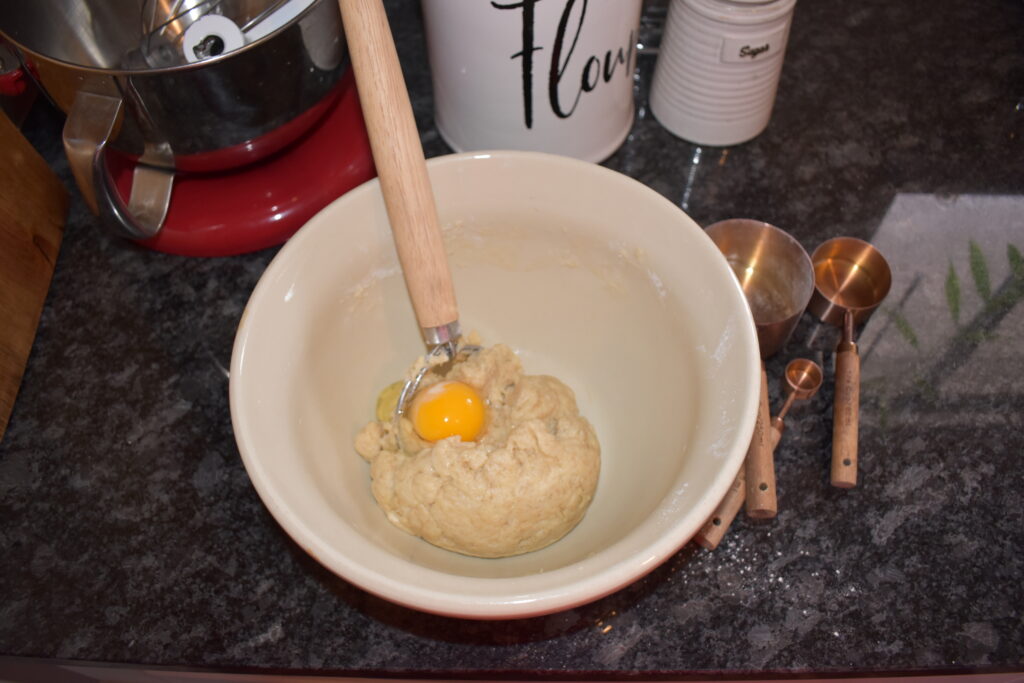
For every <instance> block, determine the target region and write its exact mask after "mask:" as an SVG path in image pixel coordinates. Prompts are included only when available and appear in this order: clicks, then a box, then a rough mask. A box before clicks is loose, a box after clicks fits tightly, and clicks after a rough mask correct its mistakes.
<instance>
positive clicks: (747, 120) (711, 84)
mask: <svg viewBox="0 0 1024 683" xmlns="http://www.w3.org/2000/svg"><path fill="white" fill-rule="evenodd" d="M795 5H796V0H672V2H671V4H670V5H669V9H668V18H667V20H666V24H665V32H664V35H663V38H662V42H661V47H660V49H659V52H658V59H657V62H656V63H655V69H654V80H653V82H652V84H651V102H650V104H651V111H652V112H653V113H654V116H655V118H656V119H657V120H658V122H659V123H661V125H663V126H664V127H665V128H666V129H668V130H669V131H670V132H672V133H673V134H675V135H677V136H679V137H681V138H683V139H685V140H689V141H691V142H694V143H697V144H702V145H713V146H715V145H735V144H739V143H742V142H746V141H747V140H750V139H751V138H754V137H756V136H757V135H759V134H760V133H761V132H762V131H763V130H764V129H765V127H767V125H768V121H769V119H770V118H771V113H772V107H773V105H774V103H775V93H776V90H777V89H778V85H779V76H780V74H781V73H782V62H783V57H784V55H785V51H786V42H787V40H788V38H789V28H790V23H791V20H792V16H793V8H794V6H795Z"/></svg>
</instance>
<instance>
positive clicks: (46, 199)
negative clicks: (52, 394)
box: [0, 111, 68, 439]
mask: <svg viewBox="0 0 1024 683" xmlns="http://www.w3.org/2000/svg"><path fill="white" fill-rule="evenodd" d="M67 210H68V193H67V191H66V190H65V189H64V186H63V185H62V184H61V182H60V180H58V178H57V176H56V175H55V174H54V173H53V171H52V170H50V167H49V166H47V165H46V162H45V161H43V158H42V157H41V156H39V154H38V153H37V152H36V151H35V149H34V148H33V147H32V145H30V144H29V142H28V140H26V139H25V137H24V136H23V135H22V134H21V131H19V130H18V129H17V127H15V125H14V124H13V123H11V121H10V119H8V118H7V116H6V115H5V114H4V113H3V112H2V111H0V439H3V435H4V432H5V431H6V429H7V422H8V420H10V417H11V410H12V409H13V408H14V399H15V397H16V396H17V395H18V387H19V386H20V385H21V378H22V375H23V374H24V373H25V363H26V362H27V361H28V354H29V351H31V349H32V341H33V340H34V339H35V336H36V327H37V326H38V325H39V315H40V313H42V310H43V302H44V301H46V292H47V291H48V290H49V288H50V279H51V278H52V277H53V266H54V264H55V263H56V262H57V252H58V251H59V250H60V242H61V238H62V237H63V235H64V221H65V219H66V218H67Z"/></svg>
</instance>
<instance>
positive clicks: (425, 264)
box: [338, 0, 459, 329]
mask: <svg viewBox="0 0 1024 683" xmlns="http://www.w3.org/2000/svg"><path fill="white" fill-rule="evenodd" d="M338 4H339V7H340V8H341V18H342V23H343V24H344V27H345V38H346V41H347V43H348V51H349V55H350V57H351V60H352V70H353V72H354V73H355V77H356V86H357V88H358V90H359V100H360V103H361V105H362V109H363V118H364V119H365V121H366V129H367V132H368V133H369V137H370V147H371V149H372V150H373V161H374V164H375V165H376V167H377V175H378V176H379V178H380V186H381V192H382V193H383V195H384V204H385V206H386V207H387V212H388V219H389V221H390V223H391V230H392V232H393V233H394V237H395V246H396V248H397V250H398V258H399V261H400V262H401V264H402V271H403V273H404V275H405V283H406V287H407V288H408V290H409V296H410V298H411V299H412V306H413V311H414V312H415V314H416V320H417V321H418V322H419V324H420V327H422V328H424V329H430V328H436V327H443V326H445V325H449V324H451V323H453V322H455V321H456V320H458V317H459V313H458V306H457V304H456V301H455V288H454V287H453V286H452V279H451V271H450V270H449V267H448V258H447V256H446V254H445V250H444V242H443V240H442V237H441V227H440V224H439V221H438V218H437V207H436V205H435V204H434V195H433V192H432V190H431V187H430V178H429V176H428V175H427V165H426V160H425V159H424V156H423V147H422V145H421V144H420V138H419V133H418V132H417V130H416V120H415V118H414V117H413V112H412V104H411V103H410V102H409V92H408V90H406V87H405V79H404V77H403V76H402V67H401V65H400V64H399V61H398V51H397V50H396V49H395V41H394V38H393V36H392V35H391V28H390V26H389V25H388V18H387V14H386V13H385V11H384V5H383V4H382V2H381V0H339V2H338Z"/></svg>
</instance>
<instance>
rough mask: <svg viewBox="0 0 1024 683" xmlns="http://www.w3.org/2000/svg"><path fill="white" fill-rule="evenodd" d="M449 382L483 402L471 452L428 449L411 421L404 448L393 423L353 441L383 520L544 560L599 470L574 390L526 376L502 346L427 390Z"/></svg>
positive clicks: (472, 549) (454, 545) (469, 546)
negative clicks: (540, 554)
mask: <svg viewBox="0 0 1024 683" xmlns="http://www.w3.org/2000/svg"><path fill="white" fill-rule="evenodd" d="M418 367H420V366H419V364H417V366H414V368H412V369H411V370H410V371H411V372H415V370H416V369H418ZM444 379H452V380H459V381H462V382H465V383H466V384H469V385H470V386H471V387H473V388H474V389H476V390H477V391H478V392H479V393H480V395H481V396H482V397H483V398H484V401H485V403H486V406H487V421H486V425H485V427H484V432H483V434H482V435H481V436H480V437H479V438H478V439H477V440H476V441H475V442H465V443H464V442H462V441H461V440H460V439H459V438H458V437H450V438H447V439H442V440H440V441H438V442H436V443H429V442H426V441H422V440H421V439H419V437H417V436H416V433H415V431H414V430H413V428H412V425H411V423H410V421H409V420H408V419H406V418H405V417H403V418H402V419H401V420H400V421H399V423H398V424H397V429H400V430H402V434H401V440H399V439H398V438H397V436H396V433H395V430H396V424H395V423H394V421H391V420H388V421H374V422H370V423H369V424H367V425H366V426H365V427H364V428H363V429H362V430H361V431H360V432H359V434H358V436H357V437H356V440H355V448H356V452H358V453H359V455H361V456H362V457H363V458H365V459H366V460H367V461H368V462H369V463H370V476H371V478H372V480H373V481H372V490H373V495H374V498H376V500H377V503H378V505H380V507H381V509H382V510H383V511H384V513H385V514H386V515H387V518H388V519H389V520H390V521H391V522H392V523H393V524H394V525H395V526H397V527H399V528H401V529H403V530H405V531H407V532H408V533H410V534H414V535H416V536H419V537H421V538H423V539H424V540H426V541H428V542H430V543H433V544H434V545H437V546H440V547H442V548H446V549H448V550H453V551H455V552H459V553H463V554H466V555H473V556H477V557H505V556H509V555H519V554H522V553H527V552H531V551H533V550H539V549H540V548H543V547H545V546H547V545H550V544H551V543H554V542H555V541H557V540H558V539H560V538H561V537H562V536H564V535H565V534H566V533H568V532H569V530H571V529H572V528H573V527H574V526H576V524H577V523H578V522H579V521H580V519H582V518H583V515H584V513H585V512H586V510H587V507H588V506H589V505H590V501H591V500H592V499H593V496H594V490H595V489H596V488H597V480H598V475H599V472H600V468H601V458H600V446H599V445H598V442H597V436H596V434H595V433H594V429H593V427H592V426H591V424H590V423H589V422H588V421H587V420H586V418H584V417H582V416H580V413H579V409H578V408H577V407H576V397H575V395H574V394H573V392H572V390H571V389H570V388H569V387H567V386H566V385H565V384H563V383H562V382H561V381H559V380H558V379H556V378H554V377H550V376H547V375H525V374H523V368H522V364H521V363H520V360H519V357H518V356H516V354H515V353H514V352H513V351H512V349H510V348H509V347H507V346H505V345H502V344H497V345H495V346H491V347H488V348H484V349H482V350H481V351H479V352H477V353H475V354H473V355H472V356H470V357H469V358H468V359H467V360H465V361H460V362H458V363H455V364H454V365H453V366H452V367H451V368H450V369H447V371H446V372H439V371H436V370H432V371H431V372H429V373H428V374H427V375H426V376H425V377H424V381H423V384H422V385H421V386H422V387H426V386H429V385H430V384H432V383H435V382H439V381H442V380H444ZM403 447H404V449H403Z"/></svg>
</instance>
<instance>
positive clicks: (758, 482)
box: [745, 362, 778, 519]
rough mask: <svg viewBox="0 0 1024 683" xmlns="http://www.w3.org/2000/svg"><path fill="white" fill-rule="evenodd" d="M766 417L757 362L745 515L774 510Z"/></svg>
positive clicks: (764, 381) (763, 375)
mask: <svg viewBox="0 0 1024 683" xmlns="http://www.w3.org/2000/svg"><path fill="white" fill-rule="evenodd" d="M770 419H771V418H770V416H769V415H768V371H767V370H766V369H765V367H764V362H762V363H761V399H760V403H759V405H758V410H757V422H756V423H755V425H754V436H753V438H752V439H751V440H750V447H749V448H748V449H747V460H746V464H745V467H746V470H747V472H746V478H747V495H746V503H747V516H748V517H756V518H759V519H764V518H768V517H774V516H775V515H776V514H777V513H778V503H777V502H776V498H775V458H774V457H773V456H772V449H771V437H770V436H769V432H770V431H771V426H770V424H769V423H770Z"/></svg>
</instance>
